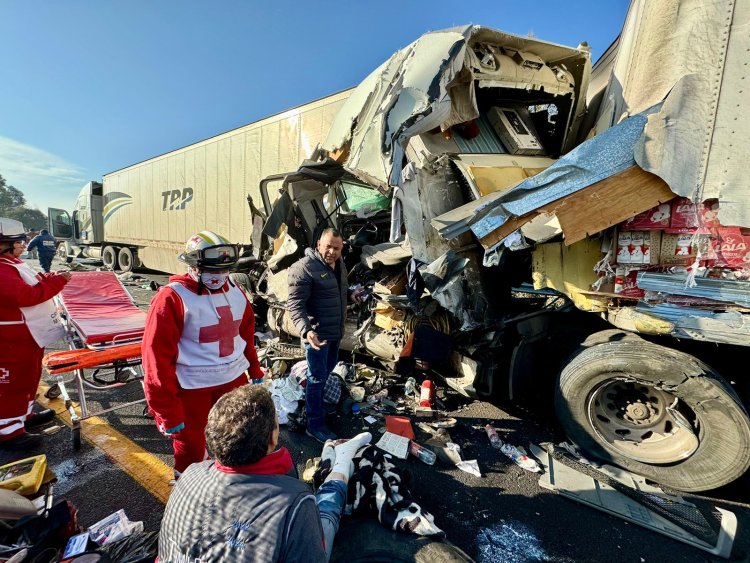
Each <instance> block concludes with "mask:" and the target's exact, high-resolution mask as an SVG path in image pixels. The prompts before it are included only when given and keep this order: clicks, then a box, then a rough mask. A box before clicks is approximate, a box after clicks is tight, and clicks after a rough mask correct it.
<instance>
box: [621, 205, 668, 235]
mask: <svg viewBox="0 0 750 563" xmlns="http://www.w3.org/2000/svg"><path fill="white" fill-rule="evenodd" d="M671 214H672V206H671V204H670V203H660V204H659V205H657V206H656V207H652V208H651V209H649V210H648V211H644V212H643V213H639V214H638V215H636V216H635V217H631V218H630V219H628V220H627V221H625V222H624V223H623V225H622V230H624V231H645V230H651V231H653V230H657V231H660V230H663V229H668V228H669V219H670V216H671Z"/></svg>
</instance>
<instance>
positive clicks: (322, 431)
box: [305, 426, 336, 444]
mask: <svg viewBox="0 0 750 563" xmlns="http://www.w3.org/2000/svg"><path fill="white" fill-rule="evenodd" d="M305 434H307V435H308V436H310V438H315V439H316V440H317V441H318V442H320V443H321V444H325V443H326V440H335V439H336V434H334V433H333V432H331V431H330V430H328V428H326V427H325V426H323V427H322V428H316V429H313V428H310V427H308V428H307V430H305Z"/></svg>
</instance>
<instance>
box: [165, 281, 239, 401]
mask: <svg viewBox="0 0 750 563" xmlns="http://www.w3.org/2000/svg"><path fill="white" fill-rule="evenodd" d="M167 287H170V288H172V290H173V291H174V292H175V293H176V294H177V295H178V297H179V298H180V300H181V301H182V309H183V311H184V313H183V315H184V316H183V327H182V335H181V337H180V340H179V342H178V343H177V350H178V354H177V366H176V372H177V380H178V381H179V382H180V386H181V387H182V388H183V389H201V388H203V387H213V386H215V385H222V384H224V383H228V382H230V381H232V380H233V379H236V378H237V377H238V376H239V375H240V374H241V373H242V372H243V371H245V370H246V369H247V368H248V367H249V366H250V362H249V361H248V360H247V358H246V357H245V346H246V345H247V343H246V342H245V341H244V340H243V339H242V337H241V336H240V324H241V323H242V317H243V315H244V314H245V310H246V309H247V298H246V297H245V294H244V293H242V291H240V290H239V289H238V288H237V287H235V286H233V285H231V284H229V289H228V290H227V291H222V292H217V293H204V294H203V295H198V294H196V293H193V292H192V291H190V290H189V289H188V288H186V287H185V286H184V285H182V284H180V283H177V282H173V283H170V284H168V285H167ZM250 345H252V343H250Z"/></svg>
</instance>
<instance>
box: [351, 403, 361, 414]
mask: <svg viewBox="0 0 750 563" xmlns="http://www.w3.org/2000/svg"><path fill="white" fill-rule="evenodd" d="M359 413H360V410H359V405H358V404H357V403H354V404H353V405H352V414H353V415H354V416H359Z"/></svg>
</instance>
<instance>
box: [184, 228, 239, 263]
mask: <svg viewBox="0 0 750 563" xmlns="http://www.w3.org/2000/svg"><path fill="white" fill-rule="evenodd" d="M239 256H240V249H239V247H238V246H237V245H236V244H232V243H231V242H229V241H228V240H227V239H225V238H224V237H223V236H221V235H218V234H216V233H215V232H213V231H201V232H199V233H195V234H194V235H193V236H192V237H190V238H189V239H188V241H187V242H186V243H185V252H183V253H182V254H180V255H179V256H178V257H177V259H178V260H179V261H180V262H184V263H185V264H187V265H189V266H193V267H195V268H198V269H199V270H205V271H214V272H216V271H223V270H231V269H232V268H234V266H235V265H236V264H237V261H238V260H239Z"/></svg>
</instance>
